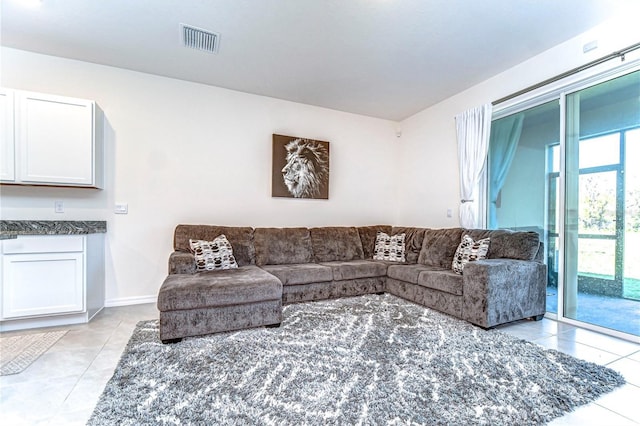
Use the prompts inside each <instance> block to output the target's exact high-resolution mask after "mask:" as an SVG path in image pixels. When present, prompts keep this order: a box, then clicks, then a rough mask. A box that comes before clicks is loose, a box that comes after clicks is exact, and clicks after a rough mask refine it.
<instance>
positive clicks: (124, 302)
mask: <svg viewBox="0 0 640 426" xmlns="http://www.w3.org/2000/svg"><path fill="white" fill-rule="evenodd" d="M157 301H158V296H157V295H154V296H136V297H122V298H119V299H107V300H105V301H104V306H105V307H106V308H111V307H114V306H129V305H142V304H143V303H156V302H157Z"/></svg>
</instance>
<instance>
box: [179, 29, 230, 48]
mask: <svg viewBox="0 0 640 426" xmlns="http://www.w3.org/2000/svg"><path fill="white" fill-rule="evenodd" d="M180 27H181V30H182V43H183V44H184V46H185V47H189V48H191V49H197V50H204V51H205V52H210V53H218V46H219V44H220V34H218V33H214V32H211V31H207V30H203V29H201V28H196V27H192V26H190V25H186V24H180Z"/></svg>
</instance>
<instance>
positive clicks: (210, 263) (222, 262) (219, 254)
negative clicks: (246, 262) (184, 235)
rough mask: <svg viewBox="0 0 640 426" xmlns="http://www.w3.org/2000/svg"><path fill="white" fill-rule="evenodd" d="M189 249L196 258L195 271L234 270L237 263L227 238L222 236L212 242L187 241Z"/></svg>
mask: <svg viewBox="0 0 640 426" xmlns="http://www.w3.org/2000/svg"><path fill="white" fill-rule="evenodd" d="M189 247H190V248H191V251H192V252H193V255H194V257H195V258H196V270H197V271H217V270H222V269H236V268H237V267H238V263H237V262H236V258H235V257H233V249H232V248H231V243H230V242H229V240H227V237H226V236H225V235H224V234H222V235H219V236H217V237H216V238H214V240H213V241H203V240H191V239H190V240H189Z"/></svg>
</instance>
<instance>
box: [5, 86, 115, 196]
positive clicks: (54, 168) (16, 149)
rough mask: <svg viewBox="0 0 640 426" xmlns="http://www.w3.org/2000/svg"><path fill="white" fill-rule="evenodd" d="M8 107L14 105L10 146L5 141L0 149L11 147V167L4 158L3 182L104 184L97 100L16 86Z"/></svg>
mask: <svg viewBox="0 0 640 426" xmlns="http://www.w3.org/2000/svg"><path fill="white" fill-rule="evenodd" d="M6 105H7V106H12V109H13V128H14V130H13V147H11V145H12V144H11V143H10V141H9V140H8V141H7V142H6V143H5V141H4V140H3V151H2V152H3V153H7V154H6V155H7V156H9V155H10V151H11V150H13V164H14V170H10V168H9V166H8V165H6V164H5V163H8V159H7V160H6V161H5V159H4V158H3V160H2V167H3V169H2V177H1V179H2V181H3V182H4V183H16V184H24V185H56V186H81V187H92V188H102V186H103V176H102V174H103V173H102V169H103V166H102V161H103V153H102V126H101V120H102V117H101V116H100V114H99V110H98V108H97V106H96V104H95V102H93V101H88V100H84V99H76V98H68V97H62V96H54V95H47V94H42V93H32V92H23V91H17V90H16V91H13V103H11V102H10V101H9V100H8V98H7V103H6ZM3 128H4V127H3ZM5 133H8V132H4V131H3V134H5ZM7 139H9V138H7ZM5 145H6V146H7V147H6V148H5ZM3 157H4V155H3ZM7 158H8V157H7ZM5 168H6V169H7V173H6V176H7V177H6V178H5ZM9 171H13V173H12V174H11V173H9ZM12 177H13V178H12Z"/></svg>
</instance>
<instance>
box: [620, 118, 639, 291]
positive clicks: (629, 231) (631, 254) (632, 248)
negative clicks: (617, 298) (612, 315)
mask: <svg viewBox="0 0 640 426" xmlns="http://www.w3.org/2000/svg"><path fill="white" fill-rule="evenodd" d="M625 139H626V145H625V163H626V166H625V169H624V179H625V233H624V245H625V248H624V294H623V296H624V297H625V298H627V299H632V300H640V262H639V261H638V258H639V257H640V256H639V255H638V253H640V129H635V130H630V131H628V132H626V137H625Z"/></svg>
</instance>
